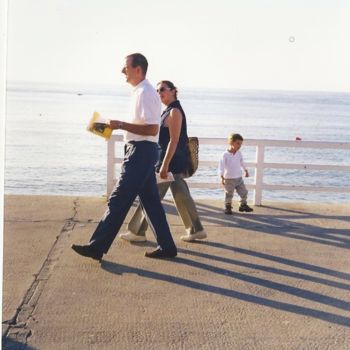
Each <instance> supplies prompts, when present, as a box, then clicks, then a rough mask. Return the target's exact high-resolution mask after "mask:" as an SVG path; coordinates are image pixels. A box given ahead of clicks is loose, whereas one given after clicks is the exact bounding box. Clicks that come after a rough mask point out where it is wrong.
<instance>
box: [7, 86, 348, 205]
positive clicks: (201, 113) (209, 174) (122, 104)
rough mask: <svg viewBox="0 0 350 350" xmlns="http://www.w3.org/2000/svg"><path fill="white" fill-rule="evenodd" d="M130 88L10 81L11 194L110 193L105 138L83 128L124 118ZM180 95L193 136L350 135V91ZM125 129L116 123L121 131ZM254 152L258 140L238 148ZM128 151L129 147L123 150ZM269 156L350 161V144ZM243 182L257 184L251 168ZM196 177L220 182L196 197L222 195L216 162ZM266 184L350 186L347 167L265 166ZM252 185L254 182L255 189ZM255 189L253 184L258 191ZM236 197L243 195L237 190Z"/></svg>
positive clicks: (308, 196)
mask: <svg viewBox="0 0 350 350" xmlns="http://www.w3.org/2000/svg"><path fill="white" fill-rule="evenodd" d="M130 93H131V89H130V88H128V87H127V86H125V87H117V86H116V87H113V86H89V87H88V86H63V85H60V86H59V85H52V84H51V85H50V84H38V83H36V84H30V83H12V84H8V90H7V117H6V142H5V145H6V150H5V193H6V194H52V195H79V196H96V195H97V196H100V195H103V194H105V192H106V168H107V143H106V142H105V141H104V140H103V139H102V138H100V137H97V136H95V135H93V134H91V133H88V132H87V131H86V126H87V124H88V122H89V120H90V118H91V116H92V113H93V112H94V111H98V112H99V113H100V114H101V116H103V117H104V118H110V119H121V120H123V119H126V118H127V113H128V107H129V97H130ZM179 99H180V101H181V103H182V105H183V108H184V110H185V112H186V115H187V124H188V133H189V136H198V137H220V138H226V137H227V136H228V134H229V133H232V132H238V133H240V134H241V135H242V136H243V137H244V138H249V139H274V140H295V138H296V137H299V138H301V139H302V140H304V141H321V142H322V141H324V142H329V141H336V142H338V141H339V142H350V93H340V92H303V91H265V90H222V89H183V90H181V89H180V91H179ZM117 133H118V132H117ZM224 150H225V146H219V145H203V146H200V159H201V160H214V161H216V160H217V161H218V160H219V157H220V155H221V154H222V152H223V151H224ZM241 151H242V153H243V156H244V159H245V161H247V162H249V161H255V149H254V148H253V147H244V144H243V147H242V149H241ZM117 153H118V154H119V155H121V154H122V147H121V146H120V147H119V150H117ZM265 160H266V161H267V162H283V163H311V164H334V165H350V151H349V150H335V149H322V150H317V149H316V150H315V149H301V148H295V149H293V148H274V149H267V150H266V151H265ZM249 170H250V175H251V176H250V177H249V178H248V179H246V183H252V181H253V176H254V169H249ZM194 180H195V181H196V182H215V183H217V184H218V188H217V189H214V190H213V189H194V188H193V189H191V192H192V193H193V196H194V197H196V198H197V197H198V198H203V197H204V198H209V197H210V198H217V199H223V190H222V188H221V187H220V185H219V183H220V182H219V178H218V175H217V169H216V167H202V168H200V169H199V170H198V171H197V173H196V174H195V177H194V178H193V179H190V182H191V181H194ZM264 182H265V183H268V184H286V185H305V186H336V187H344V186H349V185H350V172H344V171H343V172H338V171H311V170H308V171H305V170H291V169H289V170H288V169H266V170H265V171H264ZM250 192H252V191H250ZM251 195H252V193H250V198H251ZM236 199H237V197H236ZM264 199H266V200H280V201H320V202H345V203H347V202H350V194H349V193H330V192H326V193H322V192H297V191H264V192H263V200H264Z"/></svg>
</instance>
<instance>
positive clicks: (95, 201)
mask: <svg viewBox="0 0 350 350" xmlns="http://www.w3.org/2000/svg"><path fill="white" fill-rule="evenodd" d="M264 204H265V206H262V207H255V208H254V212H253V213H238V212H237V209H238V206H237V205H236V206H235V207H234V210H235V214H234V215H232V216H227V215H225V214H223V212H222V208H221V207H222V203H221V202H217V201H209V200H206V201H204V200H202V201H198V210H199V212H200V215H201V218H202V221H203V224H204V226H205V228H206V230H207V232H208V239H206V240H204V241H202V242H199V243H185V242H182V241H180V239H179V237H180V235H182V234H183V233H184V228H183V225H182V223H181V222H180V219H179V217H178V216H177V213H176V210H175V208H174V206H173V204H172V201H171V200H170V201H169V200H166V201H165V202H164V206H165V208H166V211H167V217H168V221H169V223H170V224H171V231H172V233H173V236H174V239H175V242H176V244H177V246H178V249H179V254H178V257H177V258H175V259H173V260H154V259H147V258H145V257H144V251H145V250H147V249H153V248H154V247H155V243H154V238H153V236H152V233H151V232H147V235H148V238H149V241H148V242H146V243H139V244H130V243H128V242H123V241H121V240H120V239H118V238H117V239H116V241H115V242H114V244H113V246H112V248H111V250H110V252H109V253H108V255H105V256H104V260H103V262H102V264H101V265H100V264H99V263H97V262H95V261H93V260H91V259H87V258H83V257H80V256H78V255H77V254H75V253H74V252H73V251H72V250H71V248H70V246H71V244H72V243H85V242H87V241H88V239H89V237H90V235H91V233H92V231H93V230H94V228H95V226H96V224H97V222H98V221H99V219H100V217H101V215H102V214H103V212H104V209H105V206H106V201H105V198H102V197H101V198H97V197H95V198H87V197H59V196H6V197H5V215H4V217H5V222H4V254H3V256H4V265H3V266H4V281H3V305H2V306H3V309H2V321H3V349H6V350H8V349H40V350H56V349H62V350H63V349H64V350H75V349H77V350H78V349H84V350H86V349H98V350H101V349H113V350H114V349H121V350H128V349H130V350H131V349H132V350H137V349H165V350H167V349H174V350H175V349H176V350H177V349H191V350H192V349H208V350H213V349H229V350H232V349H268V350H273V349H276V350H283V349H286V350H287V349H288V350H291V349H295V350H296V349H298V350H299V349H318V350H321V349H327V350H328V349H335V350H342V349H344V350H345V349H350V293H349V291H350V254H349V253H350V209H349V208H350V205H345V204H344V205H334V204H333V205H327V204H321V205H319V204H301V203H293V204H290V203H288V204H287V203H264ZM127 221H128V218H127V220H126V222H127ZM124 230H125V225H124V227H123V230H122V231H124Z"/></svg>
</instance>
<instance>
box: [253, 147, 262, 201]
mask: <svg viewBox="0 0 350 350" xmlns="http://www.w3.org/2000/svg"><path fill="white" fill-rule="evenodd" d="M264 153H265V146H264V145H257V146H256V169H255V178H254V181H255V190H254V205H261V200H262V191H263V176H264Z"/></svg>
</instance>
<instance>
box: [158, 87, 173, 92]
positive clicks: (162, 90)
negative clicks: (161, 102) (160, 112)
mask: <svg viewBox="0 0 350 350" xmlns="http://www.w3.org/2000/svg"><path fill="white" fill-rule="evenodd" d="M166 90H172V89H170V88H167V87H164V86H162V87H161V88H160V89H157V92H158V93H160V92H164V91H166Z"/></svg>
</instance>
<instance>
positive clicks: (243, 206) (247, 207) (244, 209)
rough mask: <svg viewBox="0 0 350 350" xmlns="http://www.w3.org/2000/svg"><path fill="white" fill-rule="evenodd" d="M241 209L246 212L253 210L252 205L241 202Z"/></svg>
mask: <svg viewBox="0 0 350 350" xmlns="http://www.w3.org/2000/svg"><path fill="white" fill-rule="evenodd" d="M238 210H239V211H241V212H242V211H244V212H246V213H250V212H252V211H253V208H251V207H250V206H248V204H241V205H240V206H239V208H238Z"/></svg>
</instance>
